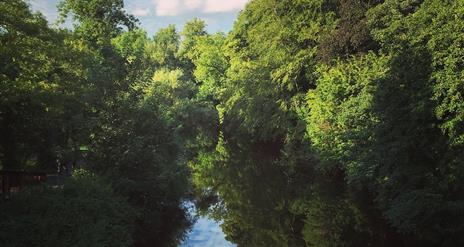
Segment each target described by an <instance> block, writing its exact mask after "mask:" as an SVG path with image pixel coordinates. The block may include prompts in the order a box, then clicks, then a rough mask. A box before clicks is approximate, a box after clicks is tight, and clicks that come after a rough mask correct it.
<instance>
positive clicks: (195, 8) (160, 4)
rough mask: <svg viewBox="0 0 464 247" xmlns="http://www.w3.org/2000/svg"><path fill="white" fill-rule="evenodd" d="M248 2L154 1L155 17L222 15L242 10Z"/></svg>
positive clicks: (227, 0) (210, 0) (217, 0)
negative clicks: (192, 13) (197, 14)
mask: <svg viewBox="0 0 464 247" xmlns="http://www.w3.org/2000/svg"><path fill="white" fill-rule="evenodd" d="M247 2H248V0H154V3H155V10H156V11H155V12H156V15H157V16H175V15H180V14H185V13H191V12H196V13H223V12H233V11H237V10H240V9H242V8H243V7H244V6H245V4H246V3H247Z"/></svg>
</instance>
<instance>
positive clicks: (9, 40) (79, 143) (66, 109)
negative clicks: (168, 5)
mask: <svg viewBox="0 0 464 247" xmlns="http://www.w3.org/2000/svg"><path fill="white" fill-rule="evenodd" d="M59 10H60V16H61V19H62V20H66V19H68V20H70V21H71V23H72V25H73V28H72V29H71V30H69V29H59V28H54V27H51V26H50V25H49V24H48V23H47V21H46V20H45V18H44V16H43V15H42V14H40V13H32V12H31V9H30V7H29V6H28V4H27V2H25V1H23V0H11V1H0V12H1V13H2V14H1V15H0V57H1V59H0V63H1V65H0V78H1V83H0V95H1V97H0V126H1V128H0V142H1V143H0V168H1V169H4V170H9V171H11V170H12V171H21V170H26V171H41V172H47V173H51V174H53V173H56V172H57V170H58V169H61V170H63V169H64V168H65V167H67V168H69V167H71V166H75V167H80V170H75V171H74V175H73V176H72V178H70V179H68V180H67V181H66V182H65V184H64V185H62V186H58V187H57V186H51V187H50V186H48V187H47V186H45V188H42V189H38V188H30V191H29V190H26V191H23V192H21V193H19V194H17V195H13V196H12V198H11V200H9V201H6V202H0V229H1V230H0V243H1V244H0V245H2V246H177V244H178V243H179V241H180V240H181V239H182V238H183V237H184V235H185V233H186V229H188V228H189V227H190V226H191V224H192V222H193V218H192V217H191V216H190V215H189V214H187V211H186V208H185V206H184V203H183V201H184V200H185V199H186V198H187V197H188V196H189V194H191V190H190V186H189V180H188V175H189V171H188V168H187V165H186V164H187V161H188V160H190V159H191V157H193V154H194V153H195V152H196V151H195V150H196V149H198V148H199V147H201V146H202V145H206V144H207V143H206V142H204V143H205V144H201V140H202V139H201V138H198V141H197V140H196V139H197V136H199V134H197V133H200V131H201V130H202V128H203V126H206V128H208V126H209V125H212V126H217V124H216V123H217V121H218V120H216V122H214V121H211V120H210V118H213V120H214V118H215V119H217V117H215V116H216V115H214V114H212V113H211V112H213V113H214V108H212V107H210V106H209V105H207V104H203V103H202V102H201V101H199V100H197V99H196V98H195V97H194V96H195V95H196V93H195V92H196V91H197V88H198V85H197V84H195V81H194V79H193V71H192V70H193V67H192V62H191V59H190V58H189V57H188V56H187V55H186V54H187V50H189V49H190V47H189V45H190V43H189V42H191V41H189V37H191V36H192V35H195V34H196V32H200V33H201V32H204V30H203V29H204V24H203V22H201V21H199V20H194V21H193V22H192V23H191V24H189V25H187V26H186V29H185V31H184V32H183V33H182V37H183V40H182V42H181V39H180V37H181V35H179V34H178V33H176V31H175V29H174V27H173V26H170V27H168V28H166V29H163V30H160V31H159V32H158V33H157V34H156V35H155V36H154V37H152V38H151V37H148V36H147V34H146V33H145V32H144V31H143V30H141V29H139V28H138V25H139V23H138V21H137V20H136V19H135V18H134V17H133V16H131V15H129V14H127V13H126V12H125V10H124V8H123V1H122V0H110V1H107V0H104V1H103V0H92V1H88V0H67V1H62V2H61V3H60V5H59ZM205 138H207V136H205ZM205 138H203V139H205ZM205 140H206V139H205ZM2 197H3V195H2Z"/></svg>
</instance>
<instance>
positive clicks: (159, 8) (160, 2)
mask: <svg viewBox="0 0 464 247" xmlns="http://www.w3.org/2000/svg"><path fill="white" fill-rule="evenodd" d="M182 2H183V1H181V0H155V8H156V15H157V16H173V15H178V14H180V13H181V12H182V11H181V7H182V5H183V4H182Z"/></svg>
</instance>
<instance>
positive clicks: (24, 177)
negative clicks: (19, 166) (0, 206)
mask: <svg viewBox="0 0 464 247" xmlns="http://www.w3.org/2000/svg"><path fill="white" fill-rule="evenodd" d="M0 180H1V186H2V188H1V193H2V198H3V199H8V198H10V196H11V193H12V192H20V191H22V190H23V189H24V188H26V187H30V186H34V185H38V184H41V183H43V182H45V181H47V174H46V173H44V172H26V171H8V170H2V171H0Z"/></svg>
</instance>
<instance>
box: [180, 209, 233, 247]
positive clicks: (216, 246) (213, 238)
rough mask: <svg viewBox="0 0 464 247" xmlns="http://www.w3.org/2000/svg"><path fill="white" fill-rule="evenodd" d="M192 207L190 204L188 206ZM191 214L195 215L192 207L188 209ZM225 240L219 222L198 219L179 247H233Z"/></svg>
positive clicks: (206, 218) (202, 218)
mask: <svg viewBox="0 0 464 247" xmlns="http://www.w3.org/2000/svg"><path fill="white" fill-rule="evenodd" d="M190 205H192V204H190ZM190 209H191V214H195V209H194V207H190ZM235 246H236V245H235V244H232V243H230V242H229V241H227V240H226V239H225V235H224V233H223V232H222V229H221V227H220V222H216V221H214V220H212V219H210V218H208V217H206V216H200V217H198V220H197V221H196V222H195V224H194V225H193V227H192V230H191V231H190V232H189V233H188V235H187V238H186V239H185V241H184V242H183V243H181V244H180V246H179V247H235Z"/></svg>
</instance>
